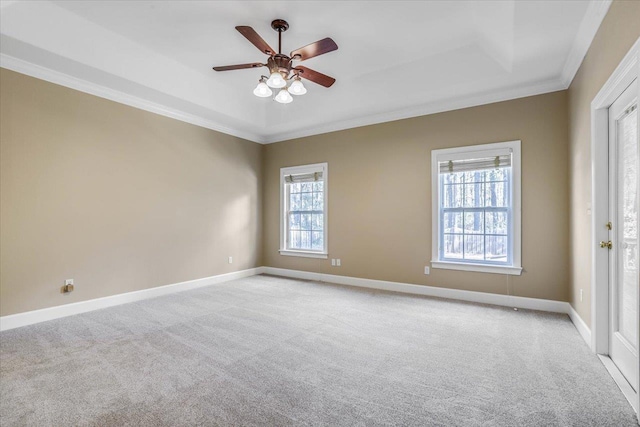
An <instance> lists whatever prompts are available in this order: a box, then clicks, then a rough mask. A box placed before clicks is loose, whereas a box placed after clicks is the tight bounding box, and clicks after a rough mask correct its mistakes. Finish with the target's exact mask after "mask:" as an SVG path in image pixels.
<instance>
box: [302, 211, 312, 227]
mask: <svg viewBox="0 0 640 427" xmlns="http://www.w3.org/2000/svg"><path fill="white" fill-rule="evenodd" d="M300 224H301V225H300V228H301V229H302V230H311V214H301V215H300Z"/></svg>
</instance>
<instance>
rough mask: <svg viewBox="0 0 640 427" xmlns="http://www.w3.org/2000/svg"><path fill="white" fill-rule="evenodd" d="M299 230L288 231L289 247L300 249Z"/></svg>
mask: <svg viewBox="0 0 640 427" xmlns="http://www.w3.org/2000/svg"><path fill="white" fill-rule="evenodd" d="M300 233H301V232H300V231H290V232H289V247H290V248H291V249H300V242H301V238H300Z"/></svg>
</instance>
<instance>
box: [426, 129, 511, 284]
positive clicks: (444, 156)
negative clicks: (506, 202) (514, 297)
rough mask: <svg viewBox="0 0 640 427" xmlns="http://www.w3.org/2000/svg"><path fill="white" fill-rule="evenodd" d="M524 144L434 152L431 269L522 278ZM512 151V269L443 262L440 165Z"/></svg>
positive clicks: (499, 266) (447, 149) (479, 264)
mask: <svg viewBox="0 0 640 427" xmlns="http://www.w3.org/2000/svg"><path fill="white" fill-rule="evenodd" d="M520 146H521V142H520V141H519V140H517V141H507V142H497V143H492V144H482V145H473V146H467V147H456V148H445V149H440V150H432V151H431V194H432V199H433V203H432V214H431V215H432V236H431V244H432V247H431V266H432V267H433V268H442V269H447V270H462V271H477V272H482V273H498V274H510V275H516V276H519V275H520V274H522V259H521V253H522V188H521V182H522V179H521V151H520ZM504 149H510V150H511V153H512V159H511V185H510V188H509V191H510V194H509V197H510V200H511V203H512V205H511V212H510V213H511V215H510V219H511V221H510V222H511V227H510V230H509V233H508V234H509V243H510V244H511V245H510V248H511V254H509V256H508V258H509V259H511V265H495V264H484V263H479V262H466V261H464V260H461V261H450V260H446V261H444V260H441V259H440V247H441V245H442V242H441V241H440V237H441V233H440V230H441V228H440V227H441V226H442V224H441V223H440V203H441V200H442V195H441V194H440V188H441V186H440V170H439V167H438V163H439V162H442V161H448V160H451V159H452V157H455V158H456V159H465V158H469V159H474V158H475V159H477V158H482V157H489V156H490V155H491V153H490V152H495V151H496V150H504Z"/></svg>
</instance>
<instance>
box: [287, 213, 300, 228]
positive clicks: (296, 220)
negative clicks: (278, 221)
mask: <svg viewBox="0 0 640 427" xmlns="http://www.w3.org/2000/svg"><path fill="white" fill-rule="evenodd" d="M289 230H300V214H296V213H292V214H289Z"/></svg>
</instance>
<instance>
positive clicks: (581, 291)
mask: <svg viewBox="0 0 640 427" xmlns="http://www.w3.org/2000/svg"><path fill="white" fill-rule="evenodd" d="M583 296H584V295H583V290H582V289H580V302H582V298H583Z"/></svg>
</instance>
